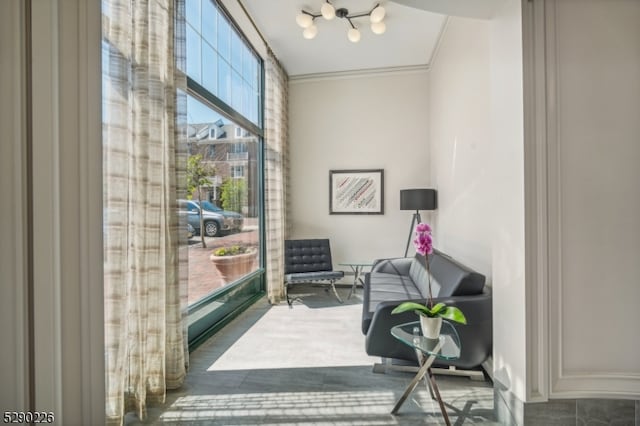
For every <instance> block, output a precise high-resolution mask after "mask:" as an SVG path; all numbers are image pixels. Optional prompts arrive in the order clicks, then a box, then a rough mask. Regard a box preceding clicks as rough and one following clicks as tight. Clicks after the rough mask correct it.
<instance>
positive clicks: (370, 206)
mask: <svg viewBox="0 0 640 426" xmlns="http://www.w3.org/2000/svg"><path fill="white" fill-rule="evenodd" d="M329 214H384V170H382V169H370V170H330V171H329Z"/></svg>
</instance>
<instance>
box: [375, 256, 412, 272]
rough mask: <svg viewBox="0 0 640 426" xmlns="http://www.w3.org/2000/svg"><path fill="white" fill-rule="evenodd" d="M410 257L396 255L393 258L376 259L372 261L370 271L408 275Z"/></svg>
mask: <svg viewBox="0 0 640 426" xmlns="http://www.w3.org/2000/svg"><path fill="white" fill-rule="evenodd" d="M411 262H413V258H412V257H397V258H393V259H378V260H376V261H375V262H373V266H372V267H371V272H382V273H384V274H394V275H407V276H408V275H409V269H410V268H411Z"/></svg>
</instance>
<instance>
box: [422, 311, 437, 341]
mask: <svg viewBox="0 0 640 426" xmlns="http://www.w3.org/2000/svg"><path fill="white" fill-rule="evenodd" d="M419 315H420V326H421V328H422V334H423V335H424V337H426V338H427V339H437V338H438V337H439V336H440V328H441V327H442V318H440V317H435V318H432V317H428V316H426V315H425V314H423V313H420V314H419Z"/></svg>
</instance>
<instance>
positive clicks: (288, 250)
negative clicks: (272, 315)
mask: <svg viewBox="0 0 640 426" xmlns="http://www.w3.org/2000/svg"><path fill="white" fill-rule="evenodd" d="M284 274H285V275H284V284H285V286H284V289H285V295H286V296H287V303H288V304H289V306H291V303H292V301H291V299H289V286H290V285H291V284H298V283H308V282H315V281H329V284H330V285H331V289H332V290H333V294H335V295H336V298H337V299H338V301H339V302H340V303H342V299H340V296H339V295H338V292H337V291H336V286H335V282H336V280H339V279H340V278H342V277H343V276H344V272H343V271H334V270H333V265H332V264H331V248H330V247H329V240H328V239H311V240H285V241H284Z"/></svg>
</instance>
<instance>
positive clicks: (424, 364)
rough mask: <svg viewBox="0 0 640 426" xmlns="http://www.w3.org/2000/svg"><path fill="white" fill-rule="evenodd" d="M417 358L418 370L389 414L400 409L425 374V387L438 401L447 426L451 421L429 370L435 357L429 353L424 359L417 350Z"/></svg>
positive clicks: (396, 412) (395, 412)
mask: <svg viewBox="0 0 640 426" xmlns="http://www.w3.org/2000/svg"><path fill="white" fill-rule="evenodd" d="M440 345H441V344H439V345H438V346H440ZM437 351H438V347H436V349H435V352H437ZM418 359H419V360H420V364H421V367H420V370H418V373H417V374H416V375H415V377H414V378H413V380H411V383H409V386H407V389H405V391H404V393H403V394H402V396H401V397H400V399H399V400H398V402H396V405H395V406H394V407H393V410H391V414H398V410H400V407H402V404H404V402H405V401H406V400H407V398H408V397H409V395H410V394H411V392H413V390H414V389H415V388H416V386H418V383H420V380H422V379H423V378H424V376H425V375H427V387H428V388H429V393H430V394H431V398H432V399H435V400H436V401H438V405H439V406H440V412H441V413H442V417H444V422H445V424H446V425H447V426H451V422H450V421H449V416H448V415H447V410H446V409H445V407H444V402H443V401H442V397H441V396H440V390H439V389H438V385H437V384H436V378H435V377H434V375H433V372H432V371H431V364H433V361H434V360H435V359H436V357H435V356H434V355H431V356H429V358H427V359H426V360H425V359H424V356H423V355H422V352H418Z"/></svg>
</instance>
